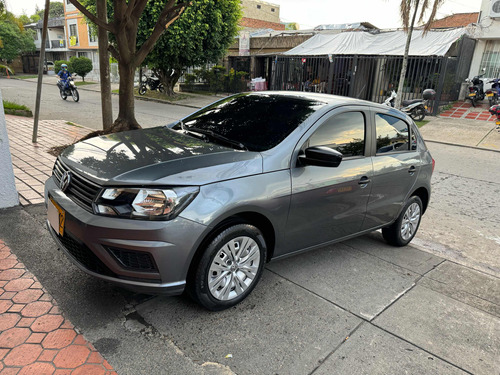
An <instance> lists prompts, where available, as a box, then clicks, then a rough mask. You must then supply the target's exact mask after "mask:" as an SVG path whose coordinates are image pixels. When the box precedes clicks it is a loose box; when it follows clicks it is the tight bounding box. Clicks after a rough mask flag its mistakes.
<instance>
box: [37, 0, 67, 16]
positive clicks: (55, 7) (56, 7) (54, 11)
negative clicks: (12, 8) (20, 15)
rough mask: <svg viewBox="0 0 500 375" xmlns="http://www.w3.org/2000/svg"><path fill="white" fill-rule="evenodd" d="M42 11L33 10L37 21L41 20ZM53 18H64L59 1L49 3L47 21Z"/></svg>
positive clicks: (38, 9) (61, 4)
mask: <svg viewBox="0 0 500 375" xmlns="http://www.w3.org/2000/svg"><path fill="white" fill-rule="evenodd" d="M43 12H44V10H43V9H40V8H38V7H36V8H35V14H36V15H37V16H38V17H39V19H42V18H43ZM55 17H64V5H63V3H61V2H59V1H51V2H50V5H49V19H50V18H55Z"/></svg>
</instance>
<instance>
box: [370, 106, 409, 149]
mask: <svg viewBox="0 0 500 375" xmlns="http://www.w3.org/2000/svg"><path fill="white" fill-rule="evenodd" d="M375 125H376V128H377V130H376V132H377V133H376V134H377V154H385V153H387V152H401V151H408V150H410V142H409V126H408V124H407V123H406V122H404V121H403V120H401V119H399V118H397V117H394V116H389V115H385V114H381V113H377V114H376V115H375Z"/></svg>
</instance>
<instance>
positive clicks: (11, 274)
mask: <svg viewBox="0 0 500 375" xmlns="http://www.w3.org/2000/svg"><path fill="white" fill-rule="evenodd" d="M23 273H24V270H22V269H19V268H12V269H9V270H5V271H1V272H0V280H14V279H17V278H19V277H21V276H22V275H23Z"/></svg>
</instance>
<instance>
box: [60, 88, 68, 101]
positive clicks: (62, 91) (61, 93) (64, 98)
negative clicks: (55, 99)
mask: <svg viewBox="0 0 500 375" xmlns="http://www.w3.org/2000/svg"><path fill="white" fill-rule="evenodd" d="M59 95H61V99H62V100H66V98H67V97H68V95H66V93H65V92H64V90H59Z"/></svg>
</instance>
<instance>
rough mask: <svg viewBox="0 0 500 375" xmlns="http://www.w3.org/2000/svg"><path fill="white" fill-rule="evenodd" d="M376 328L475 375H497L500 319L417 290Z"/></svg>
mask: <svg viewBox="0 0 500 375" xmlns="http://www.w3.org/2000/svg"><path fill="white" fill-rule="evenodd" d="M374 324H375V325H377V326H380V327H382V328H384V329H385V330H387V331H389V332H391V333H393V334H395V335H397V336H399V337H402V338H403V339H405V340H408V341H409V342H411V343H413V344H415V345H417V346H419V347H421V348H423V349H425V350H427V351H429V352H431V353H434V354H435V355H437V356H439V357H441V358H443V359H445V360H447V361H449V362H451V363H454V364H456V365H457V366H459V367H461V368H463V369H464V370H466V371H470V372H472V373H476V374H483V375H487V374H492V375H498V364H499V363H500V362H499V358H500V319H499V318H497V317H495V316H492V315H490V314H487V313H485V312H483V311H481V310H478V309H476V308H474V307H471V306H469V305H467V304H465V303H462V302H459V301H457V300H455V299H452V298H450V297H447V296H445V295H442V294H440V293H437V292H435V291H433V290H430V289H427V288H424V287H421V286H416V287H415V288H413V289H412V290H411V291H410V292H409V293H407V294H406V295H405V296H403V297H402V298H401V299H400V300H398V301H397V302H396V303H395V304H394V305H392V306H391V307H390V308H389V309H387V310H386V311H385V312H384V313H383V314H382V315H381V316H380V317H378V318H376V319H375V321H374Z"/></svg>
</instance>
